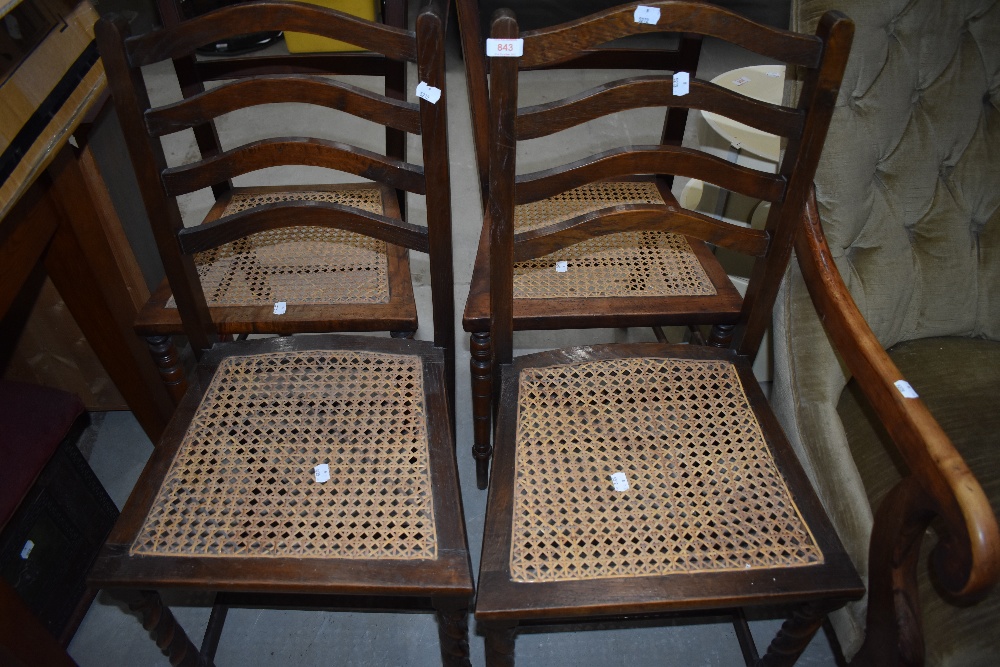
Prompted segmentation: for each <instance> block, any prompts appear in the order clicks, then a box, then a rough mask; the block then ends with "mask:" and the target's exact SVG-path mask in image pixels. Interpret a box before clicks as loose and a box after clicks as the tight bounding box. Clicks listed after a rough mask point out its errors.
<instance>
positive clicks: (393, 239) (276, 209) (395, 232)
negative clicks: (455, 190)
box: [178, 201, 430, 254]
mask: <svg viewBox="0 0 1000 667" xmlns="http://www.w3.org/2000/svg"><path fill="white" fill-rule="evenodd" d="M292 226H302V227H326V228H328V229H343V230H345V231H349V232H355V233H358V234H364V235H365V236H370V237H372V238H376V239H379V240H382V241H385V242H386V243H392V244H395V245H399V246H403V247H406V248H410V249H411V250H416V251H418V252H429V251H430V244H429V243H428V240H427V230H426V229H425V228H423V227H421V226H420V225H414V224H412V223H409V222H403V221H402V220H394V219H392V218H388V217H386V216H384V215H379V214H377V213H371V212H369V211H362V210H360V209H355V208H349V207H347V206H343V205H342V204H334V203H332V202H323V201H302V202H280V203H274V204H265V205H264V206H257V207H254V208H252V209H249V210H246V211H241V212H239V213H235V214H233V215H228V216H226V217H224V218H220V219H219V220H215V221H213V222H208V223H205V224H203V225H198V226H196V227H188V228H187V229H184V230H182V231H181V232H180V233H179V234H178V238H179V239H180V246H181V250H182V251H183V252H185V253H191V254H193V253H196V252H202V251H205V250H210V249H212V248H217V247H219V246H221V245H223V244H226V243H232V242H233V241H236V240H239V239H241V238H243V237H245V236H247V235H248V234H256V233H258V232H265V231H268V230H272V229H282V228H285V227H292Z"/></svg>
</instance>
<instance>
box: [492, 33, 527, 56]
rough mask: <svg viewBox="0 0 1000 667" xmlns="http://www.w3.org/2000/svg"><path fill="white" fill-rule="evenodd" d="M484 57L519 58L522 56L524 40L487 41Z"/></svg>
mask: <svg viewBox="0 0 1000 667" xmlns="http://www.w3.org/2000/svg"><path fill="white" fill-rule="evenodd" d="M486 55H487V56H489V57H490V58H520V57H521V56H523V55H524V40H523V39H492V38H490V39H487V40H486Z"/></svg>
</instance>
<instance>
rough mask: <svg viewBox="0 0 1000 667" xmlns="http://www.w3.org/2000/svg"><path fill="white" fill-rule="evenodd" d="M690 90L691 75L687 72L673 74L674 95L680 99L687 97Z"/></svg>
mask: <svg viewBox="0 0 1000 667" xmlns="http://www.w3.org/2000/svg"><path fill="white" fill-rule="evenodd" d="M690 90H691V75H690V74H688V73H687V72H677V73H676V74H674V95H676V96H677V97H680V96H682V95H687V94H688V93H689V92H690Z"/></svg>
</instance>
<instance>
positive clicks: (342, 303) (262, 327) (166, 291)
mask: <svg viewBox="0 0 1000 667" xmlns="http://www.w3.org/2000/svg"><path fill="white" fill-rule="evenodd" d="M381 4H382V6H381V17H382V21H383V23H384V24H385V25H387V26H391V27H395V28H398V29H401V30H402V29H405V28H406V26H407V3H406V1H405V0H385V1H384V2H383V3H381ZM156 5H157V10H158V11H159V13H160V17H161V20H162V22H163V24H164V26H165V27H173V26H176V25H178V24H179V23H180V22H181V21H182V20H184V19H189V18H192V17H193V15H194V14H195V11H194V8H193V6H192V3H187V2H181V1H180V0H157V2H156ZM354 20H355V21H360V19H354ZM346 41H348V42H349V41H350V40H346ZM174 68H175V71H176V73H177V78H178V82H179V84H180V88H181V92H182V95H183V97H184V98H188V97H192V96H194V95H198V94H200V93H203V92H204V91H205V86H206V84H209V85H212V84H214V83H215V82H220V81H227V80H233V79H242V78H246V77H253V76H261V75H279V74H280V75H288V74H300V75H303V76H305V77H308V76H320V75H367V76H378V77H383V78H384V91H385V97H387V98H389V99H390V100H392V101H393V103H395V102H401V103H405V102H406V97H407V94H406V61H405V60H399V59H394V58H392V57H391V56H387V55H386V54H383V53H380V52H378V51H371V50H369V51H360V52H358V51H354V52H345V53H301V54H281V53H278V54H275V53H273V52H268V53H266V54H263V55H261V54H249V55H230V56H213V57H207V58H205V57H202V58H198V57H196V56H195V54H194V53H193V52H192V53H191V54H186V55H185V56H184V57H181V58H177V59H176V60H175V61H174ZM348 113H351V112H350V111H348ZM191 129H192V130H193V131H194V136H195V141H196V143H197V145H198V149H199V150H200V151H201V154H202V156H203V157H205V158H208V157H211V156H213V155H217V154H219V153H221V152H223V148H222V144H221V142H220V139H219V133H218V130H217V128H216V125H215V122H214V119H212V120H210V121H208V122H206V123H203V124H201V125H195V126H193V127H192V128H191ZM406 132H407V128H401V127H395V126H393V125H392V124H386V125H385V155H386V156H387V157H389V158H392V159H394V160H397V161H401V162H402V161H405V160H406ZM211 188H212V193H213V195H214V196H215V199H216V205H215V206H214V207H213V208H212V209H211V210H210V212H209V213H208V215H207V216H206V217H205V219H204V221H203V223H209V222H212V221H213V220H215V219H217V218H218V217H219V216H220V215H223V214H225V213H226V212H229V213H234V212H237V211H239V210H240V209H241V207H243V206H244V205H245V203H246V202H247V201H251V198H252V197H253V196H255V195H257V196H262V197H265V198H268V197H282V196H284V195H283V194H281V193H289V192H301V191H313V192H314V196H317V197H324V198H327V199H330V200H337V199H338V198H341V197H343V196H346V195H338V194H330V193H327V194H322V193H323V192H325V191H327V190H328V188H326V187H319V186H315V185H312V184H308V183H303V184H301V185H296V186H289V185H284V186H275V187H271V188H269V189H268V188H266V187H254V188H234V187H233V184H232V182H231V181H230V179H223V180H220V181H218V182H215V183H212V185H211ZM394 190H395V193H396V199H397V201H396V202H387V203H385V204H378V205H377V206H376V208H381V209H383V210H382V212H384V213H386V214H387V215H389V216H395V217H400V218H402V219H404V220H405V219H406V214H407V211H406V190H405V188H402V187H397V188H394ZM357 194H359V195H360V196H362V197H363V198H365V199H370V200H372V201H376V200H379V199H381V197H382V194H381V193H377V192H376V191H375V190H374V189H371V190H369V191H368V192H358V193H357ZM366 205H367V206H371V202H368V203H367V204H366ZM312 241H313V243H312V244H311V245H305V244H302V243H301V239H274V238H272V239H266V238H264V237H257V239H256V242H250V243H249V245H247V244H244V245H242V246H239V245H237V246H229V247H227V248H226V249H224V250H222V251H221V252H220V253H203V254H201V255H199V256H198V257H197V258H196V263H197V264H198V267H199V272H200V273H202V274H203V279H204V280H205V281H206V282H205V284H204V287H205V289H206V290H208V295H207V298H208V303H209V312H210V313H211V314H212V317H213V320H214V321H215V324H216V327H217V329H218V330H219V333H220V334H222V335H223V336H229V335H244V336H245V335H246V334H252V333H264V334H267V333H282V334H289V333H300V332H303V333H304V332H312V333H315V332H324V331H392V332H393V335H395V336H397V337H407V338H409V337H412V336H413V335H414V332H415V331H416V329H417V311H416V306H415V303H414V300H413V292H412V281H411V278H410V265H409V257H408V255H407V253H406V252H405V250H404V249H403V248H401V247H398V246H394V245H391V244H390V245H386V246H384V247H383V246H382V245H379V246H378V247H377V248H372V249H360V253H359V252H358V250H359V249H358V248H352V247H350V244H347V245H345V244H343V243H340V242H330V239H313V240H312ZM289 244H298V245H297V247H295V248H292V247H290V245H289ZM265 254H271V259H270V261H271V265H266V266H264V267H259V266H258V264H259V262H260V260H261V258H262V256H263V255H265ZM279 257H281V260H283V262H282V263H280V264H278V263H275V262H276V260H278V258H279ZM320 267H322V268H320ZM333 267H337V268H333ZM261 269H263V270H261ZM289 269H292V270H294V271H295V273H296V274H297V275H298V276H300V278H301V283H300V284H301V286H302V287H301V288H300V291H299V294H298V296H297V301H294V302H292V301H287V300H286V302H287V308H288V311H287V313H286V315H283V316H280V317H279V316H275V315H274V313H273V305H274V302H276V301H281V300H282V297H281V295H280V294H278V293H277V292H278V291H279V290H280V288H279V286H278V284H276V283H275V282H274V275H273V274H274V273H276V272H279V271H285V272H287V271H288V270H289ZM385 271H388V274H387V275H388V282H387V283H385V281H384V279H383V278H382V277H381V276H380V275H378V274H381V273H383V272H385ZM324 274H325V277H324ZM352 275H353V276H355V277H356V278H359V280H346V281H345V280H338V279H337V278H338V276H339V277H344V276H352ZM220 277H221V280H220ZM233 280H235V284H233V283H232V281H233ZM366 281H367V285H366V284H365V283H366ZM376 283H380V284H379V285H378V286H377V287H376V286H375V285H376ZM308 285H312V286H313V287H307V286H308ZM269 295H273V298H271V297H270V296H269ZM135 329H136V331H137V333H139V335H141V336H143V337H145V338H146V340H147V343H148V344H149V347H150V351H151V353H152V355H153V358H154V359H155V360H156V362H157V365H158V366H159V367H160V369H161V374H162V376H163V379H164V382H165V383H166V385H167V387H168V389H170V390H171V393H172V395H173V397H174V399H175V401H179V400H180V397H181V396H183V395H184V391H185V389H186V384H185V376H184V372H183V370H182V369H181V362H180V358H179V356H178V353H177V350H176V348H175V347H174V345H173V339H172V337H173V336H175V335H179V334H182V333H183V324H182V322H181V317H180V314H179V312H178V311H177V308H176V306H175V303H174V299H173V295H172V294H171V292H170V287H169V284H168V281H167V280H164V281H163V282H162V283H161V284H160V286H159V288H158V289H156V290H155V291H154V293H153V294H152V295H151V296H150V299H149V301H148V302H147V303H146V305H145V307H143V308H142V309H141V310H140V312H139V314H138V316H137V318H136V322H135Z"/></svg>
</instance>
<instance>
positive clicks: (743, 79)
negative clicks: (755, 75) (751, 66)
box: [733, 76, 750, 86]
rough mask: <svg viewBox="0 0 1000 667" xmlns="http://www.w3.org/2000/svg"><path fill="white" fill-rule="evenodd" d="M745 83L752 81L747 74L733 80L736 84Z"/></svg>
mask: <svg viewBox="0 0 1000 667" xmlns="http://www.w3.org/2000/svg"><path fill="white" fill-rule="evenodd" d="M744 83H750V79H748V78H747V77H745V76H741V77H740V78H738V79H735V80H734V81H733V85H734V86H742V85H743V84H744Z"/></svg>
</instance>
